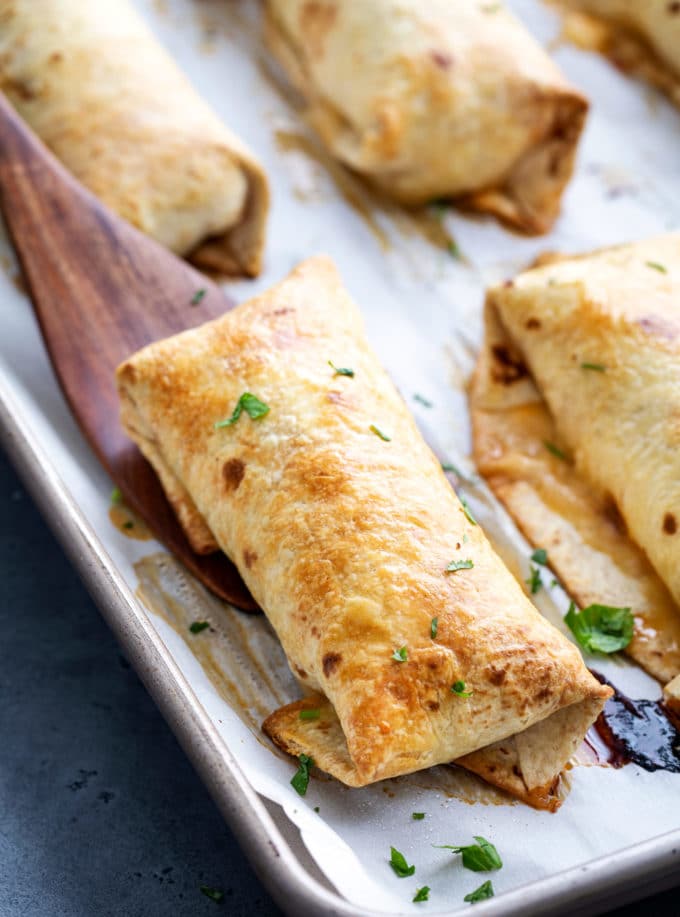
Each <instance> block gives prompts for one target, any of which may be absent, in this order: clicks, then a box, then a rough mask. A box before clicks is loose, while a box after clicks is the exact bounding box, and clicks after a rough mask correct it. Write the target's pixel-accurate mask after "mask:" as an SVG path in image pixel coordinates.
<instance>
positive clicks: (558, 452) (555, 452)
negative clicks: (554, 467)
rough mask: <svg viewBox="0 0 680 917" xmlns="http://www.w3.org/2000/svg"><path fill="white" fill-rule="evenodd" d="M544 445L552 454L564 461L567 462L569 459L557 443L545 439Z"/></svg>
mask: <svg viewBox="0 0 680 917" xmlns="http://www.w3.org/2000/svg"><path fill="white" fill-rule="evenodd" d="M543 445H544V446H545V448H546V449H547V450H548V452H550V454H551V455H554V456H555V458H558V459H561V460H562V461H563V462H566V460H567V457H566V455H565V454H564V452H562V450H561V449H560V447H559V446H556V445H555V443H551V442H550V441H549V440H547V439H544V440H543Z"/></svg>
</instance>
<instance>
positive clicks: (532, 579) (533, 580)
mask: <svg viewBox="0 0 680 917" xmlns="http://www.w3.org/2000/svg"><path fill="white" fill-rule="evenodd" d="M524 582H525V583H526V584H527V586H528V587H529V589H530V590H531V594H532V595H536V593H537V592H540V591H541V586H542V585H543V582H542V581H541V574H540V573H539V570H538V567H534V565H533V564H531V566H530V567H529V578H528V579H525V580H524Z"/></svg>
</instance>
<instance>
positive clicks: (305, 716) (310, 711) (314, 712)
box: [300, 707, 321, 720]
mask: <svg viewBox="0 0 680 917" xmlns="http://www.w3.org/2000/svg"><path fill="white" fill-rule="evenodd" d="M320 716H321V711H320V710H319V709H318V708H316V707H305V708H304V710H301V711H300V719H301V720H318V719H319V717H320Z"/></svg>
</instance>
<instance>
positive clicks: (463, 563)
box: [444, 560, 474, 573]
mask: <svg viewBox="0 0 680 917" xmlns="http://www.w3.org/2000/svg"><path fill="white" fill-rule="evenodd" d="M473 567H474V564H473V562H472V561H471V560H452V561H451V563H450V564H449V565H448V566H447V567H446V570H445V571H444V572H445V573H455V572H456V570H471V569H472V568H473Z"/></svg>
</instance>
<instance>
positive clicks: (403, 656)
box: [392, 646, 408, 662]
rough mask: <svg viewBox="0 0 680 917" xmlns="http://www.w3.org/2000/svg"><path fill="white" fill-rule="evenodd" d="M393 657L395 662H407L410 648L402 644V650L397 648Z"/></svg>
mask: <svg viewBox="0 0 680 917" xmlns="http://www.w3.org/2000/svg"><path fill="white" fill-rule="evenodd" d="M392 659H394V661H395V662H406V660H407V659H408V650H407V649H406V647H405V646H402V648H401V649H400V650H395V651H394V652H393V653H392Z"/></svg>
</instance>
